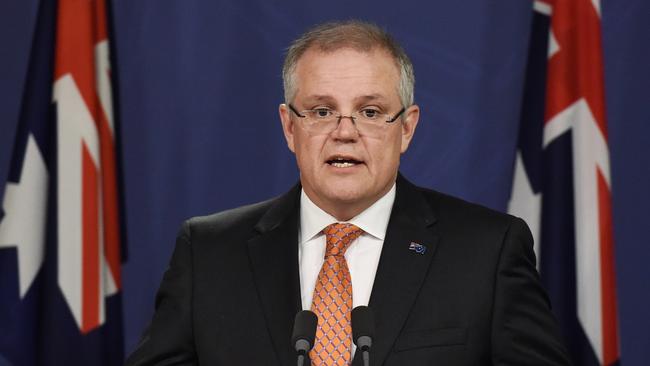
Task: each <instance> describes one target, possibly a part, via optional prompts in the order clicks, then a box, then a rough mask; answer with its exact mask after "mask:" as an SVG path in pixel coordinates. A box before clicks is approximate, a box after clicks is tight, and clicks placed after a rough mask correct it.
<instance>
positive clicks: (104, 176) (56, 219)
mask: <svg viewBox="0 0 650 366" xmlns="http://www.w3.org/2000/svg"><path fill="white" fill-rule="evenodd" d="M111 89H112V88H111V77H110V63H109V43H108V31H107V21H106V4H105V1H104V0H83V1H81V0H59V1H58V3H57V2H55V1H41V2H40V7H39V14H38V19H37V22H36V29H35V32H34V37H33V45H32V51H31V55H30V64H29V68H28V74H27V77H26V82H25V88H24V96H23V101H22V107H21V116H20V120H19V121H18V127H17V132H16V136H15V142H14V147H13V155H12V160H11V166H10V171H9V176H8V177H7V180H6V184H5V181H4V180H3V181H0V182H2V183H3V184H5V186H4V190H3V191H4V194H3V197H2V202H1V203H2V216H1V221H0V365H3V366H4V365H13V366H32V365H120V364H122V363H123V351H122V319H121V298H120V288H121V280H120V266H121V262H122V253H121V247H122V246H121V244H122V243H121V242H122V240H121V239H120V238H121V234H120V224H119V223H120V215H119V205H118V197H119V194H118V193H119V192H118V180H117V164H116V147H115V146H116V143H115V141H116V138H115V137H116V132H115V131H116V129H115V124H114V116H113V103H112V92H111ZM3 178H4V177H3Z"/></svg>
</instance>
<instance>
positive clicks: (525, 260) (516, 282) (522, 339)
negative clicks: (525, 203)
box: [492, 218, 570, 366]
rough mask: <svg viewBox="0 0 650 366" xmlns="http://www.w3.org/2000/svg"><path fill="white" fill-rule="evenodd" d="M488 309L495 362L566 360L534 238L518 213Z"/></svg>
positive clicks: (503, 249) (506, 239) (562, 362)
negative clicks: (536, 264) (541, 278)
mask: <svg viewBox="0 0 650 366" xmlns="http://www.w3.org/2000/svg"><path fill="white" fill-rule="evenodd" d="M492 311H493V317H492V361H493V364H494V365H530V366H533V365H570V361H569V357H568V354H567V351H566V349H565V347H564V344H563V341H562V339H561V336H560V333H559V329H558V324H557V321H556V320H555V317H554V316H553V314H552V312H551V307H550V302H549V299H548V296H547V295H546V292H545V291H544V289H543V287H542V285H541V282H540V278H539V275H538V272H537V270H536V266H535V253H534V252H533V238H532V236H531V234H530V231H529V230H528V226H527V225H526V223H525V222H524V221H523V220H521V219H519V218H514V219H513V220H512V222H511V224H510V227H509V229H508V231H507V233H506V234H505V237H504V242H503V243H502V247H501V253H500V256H499V263H498V266H497V273H496V287H495V294H494V304H493V310H492Z"/></svg>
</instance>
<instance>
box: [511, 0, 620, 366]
mask: <svg viewBox="0 0 650 366" xmlns="http://www.w3.org/2000/svg"><path fill="white" fill-rule="evenodd" d="M534 10H535V13H534V21H533V30H532V33H531V42H530V53H529V63H528V71H527V80H526V91H525V95H524V103H523V108H522V118H521V126H520V133H519V142H518V152H517V159H516V166H515V176H514V182H513V191H512V195H511V200H510V204H509V210H510V212H511V213H514V214H516V215H518V216H521V217H523V218H525V219H526V221H527V222H528V224H529V225H530V227H531V231H533V235H534V236H535V242H536V245H538V246H537V247H536V252H537V254H538V258H539V263H538V265H539V269H540V273H541V276H542V281H543V282H544V284H545V286H546V288H547V290H548V291H549V295H550V297H551V302H552V306H553V311H554V312H555V314H556V316H557V317H558V320H559V322H560V326H561V328H562V331H563V334H564V338H565V341H566V344H567V346H568V348H569V351H570V352H571V356H572V358H573V362H574V364H575V365H577V366H592V365H616V364H618V363H619V362H620V354H619V338H618V316H617V305H616V304H617V302H616V286H615V284H616V281H615V271H614V241H613V235H612V217H611V203H610V202H611V197H610V194H611V188H610V187H611V177H610V160H609V146H608V139H607V124H606V118H605V91H604V83H603V79H604V75H603V55H602V53H603V52H602V46H601V24H600V1H599V0H571V1H565V0H543V1H541V0H538V1H536V2H535V5H534ZM537 243H538V244H537Z"/></svg>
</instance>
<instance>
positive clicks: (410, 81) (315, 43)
mask: <svg viewBox="0 0 650 366" xmlns="http://www.w3.org/2000/svg"><path fill="white" fill-rule="evenodd" d="M312 47H313V48H317V49H318V50H319V51H321V52H326V53H328V52H333V51H337V50H339V49H341V48H352V49H354V50H357V51H362V52H370V51H373V50H375V49H383V50H385V51H387V52H388V53H389V54H390V55H391V56H392V57H393V59H394V60H395V64H396V66H397V67H398V68H399V71H400V80H399V85H398V88H397V92H398V94H399V97H400V100H401V102H402V105H403V106H404V107H409V106H411V105H412V104H413V89H414V87H415V73H414V71H413V64H412V63H411V60H410V59H409V57H408V56H407V55H406V52H404V49H403V48H402V47H401V46H400V45H399V44H398V43H397V41H395V39H393V37H392V36H391V35H390V34H388V32H386V31H385V30H383V29H381V28H380V27H378V26H377V25H375V24H372V23H368V22H364V21H360V20H347V21H340V22H338V21H337V22H328V23H323V24H319V25H316V26H315V27H313V28H311V29H309V30H307V32H305V33H304V34H303V35H302V36H300V37H299V38H298V39H296V40H295V41H293V42H292V43H291V45H290V46H289V48H287V53H286V57H285V59H284V65H283V67H282V80H283V83H284V100H285V102H286V103H290V102H291V101H292V100H293V98H294V97H295V94H296V81H295V71H296V65H297V64H298V61H299V60H300V58H301V57H302V56H303V55H304V53H305V52H306V51H307V50H309V49H311V48H312Z"/></svg>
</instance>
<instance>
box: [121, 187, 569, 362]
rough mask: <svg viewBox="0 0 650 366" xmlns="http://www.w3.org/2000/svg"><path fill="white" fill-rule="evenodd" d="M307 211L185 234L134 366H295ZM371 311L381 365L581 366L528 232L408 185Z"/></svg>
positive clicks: (284, 202) (217, 219)
mask: <svg viewBox="0 0 650 366" xmlns="http://www.w3.org/2000/svg"><path fill="white" fill-rule="evenodd" d="M299 200H300V186H296V187H294V188H293V189H292V190H291V191H289V192H288V193H286V194H285V195H283V196H281V197H279V198H276V199H272V200H269V201H266V202H262V203H258V204H255V205H251V206H246V207H241V208H237V209H233V210H229V211H225V212H222V213H218V214H215V215H211V216H206V217H197V218H193V219H190V220H188V221H187V222H185V223H184V225H183V227H182V229H181V231H180V233H179V236H178V239H177V243H176V248H175V251H174V254H173V256H172V259H171V263H170V266H169V268H168V270H167V271H166V273H165V275H164V278H163V281H162V284H161V286H160V289H159V292H158V295H157V298H156V312H155V314H154V317H153V320H152V323H151V325H150V326H149V327H148V329H147V330H146V331H145V334H144V336H143V338H142V340H141V342H140V344H139V345H138V347H137V349H136V350H135V351H134V352H133V353H132V354H131V355H130V357H129V359H128V360H127V365H186V364H187V365H194V364H200V365H269V366H270V365H273V366H280V365H282V366H288V365H294V364H295V363H296V357H295V355H294V352H293V349H292V346H291V344H290V343H291V342H290V338H291V331H292V327H293V319H294V316H295V314H296V313H297V312H298V311H299V310H301V302H300V298H301V297H300V280H299V274H298V226H299V223H300V220H299V217H300V215H299V208H300V204H299ZM412 242H413V243H417V244H421V245H423V246H424V247H426V251H425V252H424V253H423V254H420V253H418V252H416V251H414V250H410V249H409V246H410V244H411V243H412ZM369 306H370V308H372V310H373V312H374V317H375V324H376V334H375V337H374V343H373V347H372V350H371V354H370V360H371V364H372V365H386V366H418V365H437V366H440V365H459V366H460V365H467V366H470V365H471V366H476V365H568V364H569V361H568V356H567V353H566V350H565V348H564V346H563V344H562V341H561V339H560V336H559V334H558V326H557V324H556V321H555V319H554V317H553V315H552V314H551V310H550V306H549V301H548V298H547V296H546V294H545V292H544V290H543V288H542V286H541V284H540V280H539V276H538V274H537V271H536V269H535V256H534V253H533V245H532V237H531V235H530V232H529V230H528V228H527V226H526V224H525V223H524V222H523V221H522V220H521V219H518V218H515V217H513V216H509V215H506V214H502V213H498V212H495V211H492V210H489V209H487V208H484V207H480V206H478V205H474V204H470V203H467V202H464V201H462V200H459V199H456V198H452V197H449V196H446V195H444V194H441V193H438V192H435V191H432V190H428V189H423V188H419V187H416V186H414V185H412V184H411V183H409V182H408V181H407V180H405V179H404V178H402V177H401V176H399V177H398V180H397V193H396V197H395V203H394V206H393V210H392V212H391V217H390V222H389V224H388V228H387V232H386V238H385V242H384V246H383V249H382V253H381V258H380V261H379V266H378V268H377V275H376V277H375V282H374V284H373V288H372V294H371V297H370V303H369ZM359 356H360V354H357V355H356V356H355V358H354V361H353V365H355V366H356V365H361V359H360V357H359Z"/></svg>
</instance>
